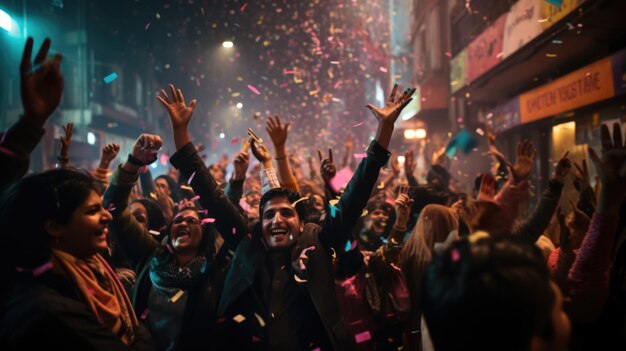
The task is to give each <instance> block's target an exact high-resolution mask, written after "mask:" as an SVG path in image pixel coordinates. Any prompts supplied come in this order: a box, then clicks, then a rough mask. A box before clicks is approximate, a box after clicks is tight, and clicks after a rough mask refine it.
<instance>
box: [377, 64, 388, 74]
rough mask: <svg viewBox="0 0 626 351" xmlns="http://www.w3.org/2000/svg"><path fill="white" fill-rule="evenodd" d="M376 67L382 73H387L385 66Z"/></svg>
mask: <svg viewBox="0 0 626 351" xmlns="http://www.w3.org/2000/svg"><path fill="white" fill-rule="evenodd" d="M378 69H379V70H380V71H381V72H383V73H387V68H385V67H382V66H381V67H379V68H378Z"/></svg>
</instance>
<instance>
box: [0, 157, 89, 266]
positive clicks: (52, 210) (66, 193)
mask: <svg viewBox="0 0 626 351" xmlns="http://www.w3.org/2000/svg"><path fill="white" fill-rule="evenodd" d="M92 191H95V192H98V186H97V184H96V183H95V182H94V180H93V178H91V177H89V176H87V175H85V174H83V173H82V172H77V171H74V170H69V169H54V170H50V171H47V172H44V173H40V174H36V175H31V176H27V177H25V178H23V179H21V180H19V181H17V182H15V183H13V184H12V185H10V186H8V187H7V188H6V189H5V190H4V192H3V193H2V200H1V201H0V228H2V233H1V234H0V236H1V237H2V243H3V244H2V247H3V249H2V250H4V253H3V254H2V255H1V256H3V257H4V259H7V260H8V261H7V262H9V264H13V265H15V266H18V267H22V268H25V269H33V268H35V267H38V266H40V265H42V264H43V263H45V262H47V261H48V260H49V259H50V254H51V244H52V237H51V236H50V235H48V233H47V232H46V230H45V229H44V225H45V223H46V221H48V220H53V221H55V222H57V223H59V224H66V223H67V222H68V221H69V220H70V217H71V216H72V214H73V213H74V211H76V209H77V208H78V207H80V205H81V204H82V203H83V202H84V201H85V200H86V199H87V197H89V194H91V192H92Z"/></svg>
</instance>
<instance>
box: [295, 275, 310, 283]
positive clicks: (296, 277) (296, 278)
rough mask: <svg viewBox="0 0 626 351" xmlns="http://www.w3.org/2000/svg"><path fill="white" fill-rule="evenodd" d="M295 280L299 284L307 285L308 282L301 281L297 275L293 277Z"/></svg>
mask: <svg viewBox="0 0 626 351" xmlns="http://www.w3.org/2000/svg"><path fill="white" fill-rule="evenodd" d="M293 279H295V280H296V282H298V283H306V282H307V280H306V279H300V278H299V277H298V276H297V275H295V274H294V275H293Z"/></svg>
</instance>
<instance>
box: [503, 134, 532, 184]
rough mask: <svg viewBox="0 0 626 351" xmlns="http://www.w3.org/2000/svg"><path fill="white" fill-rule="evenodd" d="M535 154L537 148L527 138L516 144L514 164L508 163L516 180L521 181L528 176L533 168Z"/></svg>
mask: <svg viewBox="0 0 626 351" xmlns="http://www.w3.org/2000/svg"><path fill="white" fill-rule="evenodd" d="M535 156H537V150H535V148H534V147H533V144H532V143H531V142H529V141H528V140H524V141H521V142H519V143H518V144H517V157H516V158H515V164H514V165H511V164H510V163H509V164H508V166H509V169H510V171H511V174H512V175H513V178H514V179H515V181H516V182H518V183H519V182H521V181H523V180H525V179H527V178H528V176H529V175H530V172H532V170H533V163H534V161H535Z"/></svg>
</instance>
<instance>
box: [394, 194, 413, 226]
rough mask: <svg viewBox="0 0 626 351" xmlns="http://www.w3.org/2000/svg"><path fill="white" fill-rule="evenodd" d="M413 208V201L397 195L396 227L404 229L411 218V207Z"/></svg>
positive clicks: (406, 196)
mask: <svg viewBox="0 0 626 351" xmlns="http://www.w3.org/2000/svg"><path fill="white" fill-rule="evenodd" d="M412 206H413V199H410V198H409V196H408V195H407V194H398V197H397V198H396V224H395V225H396V226H397V227H400V228H406V225H407V223H408V222H409V219H410V218H411V207H412Z"/></svg>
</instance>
